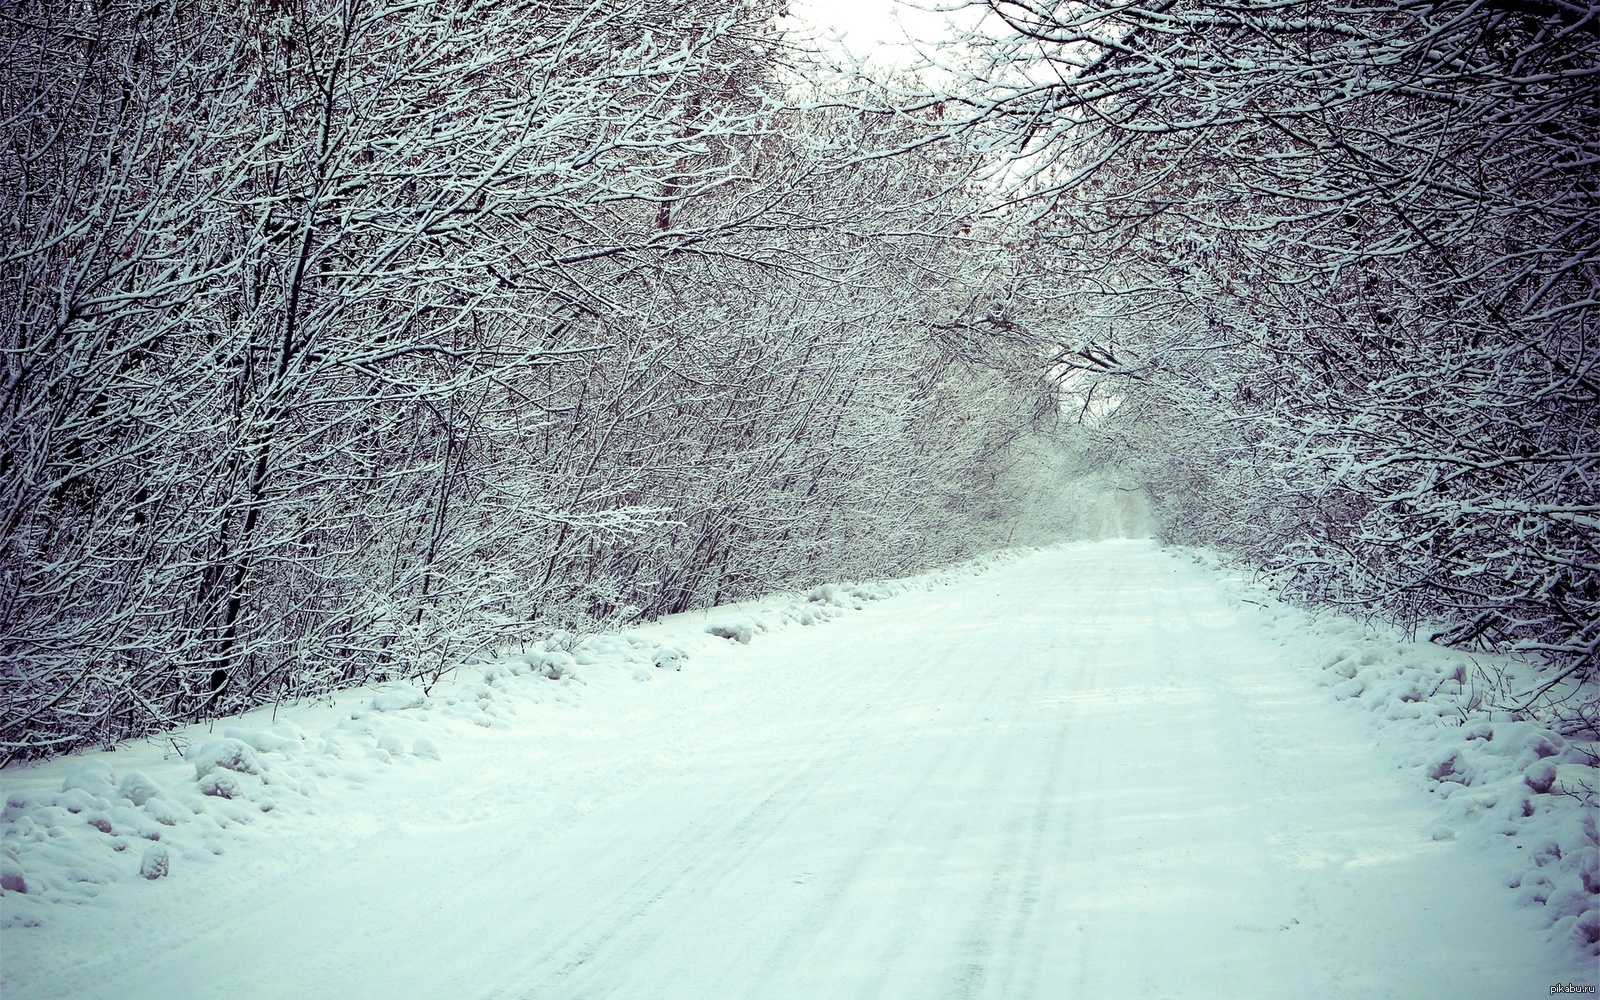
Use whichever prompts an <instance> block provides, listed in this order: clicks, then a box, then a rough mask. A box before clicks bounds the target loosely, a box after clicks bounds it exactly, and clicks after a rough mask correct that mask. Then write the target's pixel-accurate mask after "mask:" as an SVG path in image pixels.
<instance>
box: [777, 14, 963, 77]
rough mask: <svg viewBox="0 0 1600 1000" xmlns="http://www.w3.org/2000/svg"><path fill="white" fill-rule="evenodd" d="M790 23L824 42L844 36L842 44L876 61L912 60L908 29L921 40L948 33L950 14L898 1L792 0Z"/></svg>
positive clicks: (800, 32)
mask: <svg viewBox="0 0 1600 1000" xmlns="http://www.w3.org/2000/svg"><path fill="white" fill-rule="evenodd" d="M936 3H938V4H941V5H943V6H953V3H952V2H951V0H942V3H941V0H925V6H930V7H931V6H935V4H936ZM789 12H790V17H789V18H788V19H787V20H788V21H789V24H788V27H790V28H791V29H792V30H794V31H796V32H797V33H799V34H814V35H816V36H817V37H818V39H819V41H824V42H826V39H827V38H828V37H829V36H832V35H835V34H838V35H842V36H843V45H844V48H845V49H846V50H847V51H849V52H850V53H852V54H853V55H856V56H860V57H862V58H871V59H872V60H873V61H876V62H885V61H892V62H899V63H910V62H913V61H915V59H916V55H915V53H914V52H913V51H912V50H911V46H910V44H909V43H908V41H907V37H906V36H907V33H908V32H909V33H910V35H911V36H912V37H913V38H915V39H917V40H921V41H928V40H932V39H937V38H941V37H948V36H949V30H948V28H947V22H948V21H949V20H950V18H951V16H952V15H950V14H945V13H937V12H930V11H927V10H920V9H918V8H916V7H913V6H911V5H909V4H907V3H904V2H900V0H790V3H789Z"/></svg>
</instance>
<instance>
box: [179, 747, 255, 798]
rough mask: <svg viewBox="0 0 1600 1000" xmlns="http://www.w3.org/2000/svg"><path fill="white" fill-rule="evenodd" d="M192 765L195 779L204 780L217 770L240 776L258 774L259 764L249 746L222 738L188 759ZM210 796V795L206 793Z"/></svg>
mask: <svg viewBox="0 0 1600 1000" xmlns="http://www.w3.org/2000/svg"><path fill="white" fill-rule="evenodd" d="M189 761H190V763H192V764H194V773H195V777H197V778H204V777H205V776H206V775H208V774H211V773H212V772H214V771H217V770H219V769H220V770H225V771H237V772H239V773H241V774H260V773H261V764H260V762H259V761H257V760H256V753H255V751H254V750H252V749H251V748H250V744H248V743H246V742H244V741H243V740H240V739H234V738H233V737H230V736H224V737H223V738H222V739H220V740H212V741H211V742H209V743H207V744H206V745H205V746H202V747H201V748H200V749H199V751H197V752H196V753H194V754H193V755H191V756H190V758H189ZM208 794H210V793H208Z"/></svg>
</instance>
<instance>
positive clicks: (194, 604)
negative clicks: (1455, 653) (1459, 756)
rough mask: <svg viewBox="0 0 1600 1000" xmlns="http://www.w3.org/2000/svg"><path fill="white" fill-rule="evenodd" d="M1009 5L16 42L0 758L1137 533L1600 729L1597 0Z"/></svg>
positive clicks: (367, 1)
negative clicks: (1501, 672)
mask: <svg viewBox="0 0 1600 1000" xmlns="http://www.w3.org/2000/svg"><path fill="white" fill-rule="evenodd" d="M970 6H971V7H972V8H974V9H973V10H969V11H966V12H964V13H965V14H967V15H970V16H968V17H967V19H966V21H965V22H963V23H969V24H972V25H974V27H972V28H971V29H970V30H969V31H967V32H965V33H964V34H963V35H962V36H961V37H958V38H954V39H952V40H951V42H950V43H949V45H948V46H947V47H945V48H943V49H941V50H939V51H938V52H931V51H930V52H929V53H928V57H929V59H930V61H931V62H934V63H937V67H936V68H929V69H927V71H925V72H915V71H900V72H886V73H876V74H875V73H873V72H870V71H868V70H864V69H862V68H860V67H851V68H845V67H839V66H829V65H827V64H826V63H827V61H826V60H825V59H824V58H822V57H821V56H819V55H818V54H817V53H815V52H812V51H808V49H807V46H806V45H805V44H804V43H803V41H797V40H796V39H794V38H792V37H790V35H789V34H787V33H786V31H785V26H786V24H787V23H789V19H787V18H786V17H785V16H784V14H785V12H784V11H782V10H781V9H780V8H779V5H778V3H777V2H776V0H772V2H768V0H749V2H740V3H728V2H725V0H719V2H709V0H648V2H647V0H585V2H564V0H549V2H546V0H540V2H501V0H482V2H474V0H406V2H388V0H162V2H150V0H139V2H125V0H102V2H68V0H43V2H37V0H23V2H21V3H20V4H15V5H12V6H11V7H10V8H9V9H8V11H7V12H5V13H4V14H0V32H3V35H0V39H3V46H4V58H3V59H0V77H3V84H0V102H3V103H0V117H3V119H4V122H5V130H4V138H5V147H4V150H3V153H0V171H3V182H0V199H3V204H0V227H3V229H0V231H3V233H4V239H3V241H0V311H3V318H0V324H3V330H4V336H5V338H6V339H5V343H4V348H5V374H4V383H3V394H0V413H3V416H0V440H3V452H0V516H3V518H4V532H3V536H0V569H3V573H0V664H3V665H0V683H3V685H4V689H3V694H0V757H3V759H6V760H10V759H18V758H27V757H37V756H42V755H47V754H52V753H57V752H61V751H64V750H69V749H72V748H75V747H78V746H81V745H85V744H92V743H97V742H110V741H115V740H118V739H123V738H127V737H130V736H135V735H140V734H144V733H149V732H153V731H157V730H160V729H161V728H163V727H167V726H170V725H173V724H176V723H180V722H187V721H193V720H196V719H203V718H206V717H210V716H213V715H217V714H221V713H226V712H233V711H238V710H240V709H242V708H245V707H248V706H252V705H258V704H263V703H268V702H272V701H275V700H281V699H287V698H299V697H307V696H317V695H320V694H323V693H326V692H328V691H330V690H333V689H335V688H337V687H341V686H345V685H348V684H352V683H360V682H364V681H368V680H374V679H379V678H382V677H399V676H406V677H411V678H422V679H424V680H426V679H427V678H429V677H435V676H437V675H438V673H439V672H441V671H443V670H446V669H448V668H449V667H450V666H451V665H452V664H454V663H456V662H458V661H459V660H460V659H461V658H462V657H464V656H467V655H470V654H471V653H473V652H475V651H478V650H482V649H485V648H492V647H495V646H497V645H500V644H504V643H507V642H516V641H525V640H527V639H529V638H531V637H534V636H543V635H548V634H550V633H551V632H552V631H554V630H564V631H567V632H574V633H576V632H581V631H585V630H594V629H599V628H607V627H615V626H617V625H620V624H624V623H627V622H630V621H636V620H640V619H645V618H651V617H655V616H659V615H663V614H669V613H673V612H678V611H683V610H686V609H691V608H696V607H704V606H707V605H711V604H715V603H718V602H723V601H728V600H732V599H735V598H739V597H744V596H750V595H752V594H755V593H759V592H762V591H766V590H771V589H774V588H781V587H790V586H802V585H807V584H809V583H813V582H816V581H818V580H819V579H821V578H823V577H828V576H832V577H838V576H848V575H855V576H885V575H895V574H903V573H908V572H913V571H916V570H919V569H923V568H926V567H928V566H930V565H932V564H936V563H939V562H944V561H949V560H952V559H956V558H959V557H962V556H966V555H969V554H973V553H976V552H979V551H983V550H988V549H993V548H997V547H1002V546H1006V545H1010V544H1024V543H1038V542H1045V541H1049V540H1053V539H1055V538H1061V537H1071V536H1083V535H1086V534H1093V533H1095V532H1097V531H1101V530H1104V522H1105V521H1106V519H1107V517H1108V516H1110V515H1109V514H1108V512H1111V513H1115V512H1116V511H1118V510H1125V511H1127V512H1129V514H1130V515H1132V514H1137V513H1140V512H1142V510H1143V507H1142V504H1143V502H1144V498H1148V503H1149V505H1150V510H1151V511H1152V512H1153V517H1154V520H1155V523H1156V524H1158V525H1159V526H1160V533H1161V534H1162V536H1163V537H1164V538H1166V539H1168V540H1169V541H1173V542H1178V543H1187V544H1199V545H1208V546H1213V547H1216V548H1218V549H1220V550H1222V551H1224V552H1226V553H1228V554H1229V555H1230V556H1231V557H1233V558H1235V559H1237V560H1239V561H1240V562H1241V564H1243V565H1246V566H1250V567H1254V568H1256V569H1258V570H1260V571H1262V572H1264V573H1267V574H1270V575H1271V578H1272V579H1273V580H1274V581H1275V582H1276V583H1277V584H1278V585H1279V586H1281V587H1282V588H1283V589H1284V590H1285V591H1286V592H1287V593H1289V594H1290V595H1292V596H1295V597H1298V598H1300V599H1302V600H1305V601H1307V602H1310V603H1313V604H1323V603H1332V604H1336V605H1339V606H1341V607H1345V608H1349V607H1355V608H1360V609H1366V610H1367V611H1370V612H1371V613H1373V614H1375V615H1378V616H1380V617H1382V618H1384V619H1387V620H1389V621H1394V622H1399V623H1401V624H1402V625H1405V626H1408V627H1412V628H1415V629H1418V630H1419V632H1420V633H1421V634H1422V635H1423V636H1424V637H1428V636H1434V637H1436V638H1437V639H1438V641H1441V642H1448V643H1452V644H1457V645H1461V646H1466V647H1478V648H1495V649H1501V650H1511V651H1519V652H1521V653H1522V654H1524V655H1526V656H1529V657H1532V658H1534V659H1536V660H1537V661H1538V662H1539V663H1541V664H1543V670H1544V676H1545V681H1544V682H1543V683H1542V684H1541V686H1540V687H1539V688H1537V689H1535V690H1533V691H1511V690H1505V689H1500V690H1496V689H1495V688H1494V687H1493V686H1492V685H1491V686H1490V687H1489V688H1488V689H1487V690H1486V692H1485V697H1486V698H1490V699H1498V704H1499V706H1500V707H1504V708H1509V709H1514V710H1517V711H1522V712H1532V713H1538V714H1539V715H1540V716H1541V717H1543V718H1545V719H1547V720H1550V721H1552V722H1554V723H1556V724H1558V725H1559V726H1560V727H1561V728H1562V729H1563V730H1564V731H1565V732H1567V733H1569V734H1584V735H1587V736H1591V737H1592V736H1595V735H1597V734H1596V726H1597V722H1600V716H1597V714H1596V711H1595V707H1594V704H1595V701H1594V690H1593V689H1594V687H1595V685H1594V684H1593V683H1592V682H1593V680H1594V676H1595V659H1596V652H1597V649H1600V624H1597V619H1600V501H1597V499H1596V489H1595V486H1596V476H1597V475H1600V461H1597V457H1600V434H1597V421H1600V383H1597V380H1600V370H1597V366H1596V357H1597V352H1600V324H1597V322H1596V315H1597V310H1600V252H1597V251H1600V233H1597V230H1600V227H1597V222H1596V218H1597V211H1600V186H1597V185H1600V82H1597V80H1600V14H1597V13H1596V12H1595V11H1594V10H1592V9H1591V8H1589V7H1588V6H1585V5H1580V4H1573V3H1568V2H1566V0H1486V2H1454V0H1450V2H1439V3H1413V2H1408V0H1373V2H1351V3H1330V2H1323V0H1306V2H1288V0H1284V2H1253V0H1252V2H1247V3H1236V4H1212V3H1198V2H1189V0H1139V2H1135V3H1133V4H1132V5H1129V6H1123V5H1120V4H1104V3H1098V2H1085V3H1053V2H1013V0H986V2H984V3H978V2H974V3H972V4H971V5H970ZM980 15H981V16H980ZM1574 681H1580V682H1582V681H1587V682H1588V683H1586V684H1579V685H1577V686H1574V685H1573V682H1574ZM1573 692H1577V694H1576V696H1574V695H1573Z"/></svg>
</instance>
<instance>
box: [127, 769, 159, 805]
mask: <svg viewBox="0 0 1600 1000" xmlns="http://www.w3.org/2000/svg"><path fill="white" fill-rule="evenodd" d="M117 794H118V795H120V796H121V797H123V798H125V799H127V800H128V801H129V802H132V803H133V804H134V805H136V806H142V805H144V804H145V803H147V802H149V801H150V800H151V799H153V798H155V797H156V796H158V795H160V794H161V786H160V785H158V784H156V783H155V782H154V781H152V780H151V779H150V777H149V775H147V774H145V773H144V772H143V771H129V772H128V773H127V774H124V775H123V776H122V780H121V781H119V782H118V783H117Z"/></svg>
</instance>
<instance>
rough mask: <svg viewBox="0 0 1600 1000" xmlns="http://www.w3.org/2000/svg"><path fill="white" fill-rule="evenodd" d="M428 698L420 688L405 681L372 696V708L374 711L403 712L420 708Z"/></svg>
mask: <svg viewBox="0 0 1600 1000" xmlns="http://www.w3.org/2000/svg"><path fill="white" fill-rule="evenodd" d="M427 700H428V696H427V695H426V694H424V693H423V692H422V691H421V690H419V689H418V688H416V687H413V686H412V685H410V684H406V683H403V682H401V683H396V684H393V685H391V686H390V687H388V688H387V689H386V690H383V691H380V692H378V693H377V694H375V695H373V696H372V710H373V711H375V712H404V711H406V710H407V709H411V708H421V707H422V704H423V703H424V702H425V701H427Z"/></svg>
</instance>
